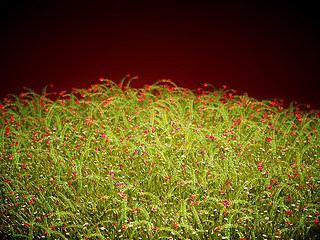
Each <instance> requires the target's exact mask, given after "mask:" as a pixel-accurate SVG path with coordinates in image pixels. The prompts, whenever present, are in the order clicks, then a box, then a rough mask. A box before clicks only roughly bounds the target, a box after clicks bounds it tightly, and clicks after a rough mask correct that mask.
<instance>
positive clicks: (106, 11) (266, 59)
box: [0, 0, 320, 109]
mask: <svg viewBox="0 0 320 240" xmlns="http://www.w3.org/2000/svg"><path fill="white" fill-rule="evenodd" d="M8 2H9V3H7V4H5V5H3V6H2V7H1V9H2V10H1V11H2V12H1V40H0V43H1V68H0V69H1V72H0V79H1V85H0V95H1V96H0V97H1V99H2V98H3V97H5V96H6V94H8V93H15V94H19V93H20V92H22V91H23V86H28V87H30V88H32V89H34V90H36V91H37V92H39V93H40V92H41V89H42V88H43V87H44V86H45V85H46V84H49V83H53V84H54V85H55V86H54V87H53V88H52V91H57V92H59V91H62V90H68V91H69V90H71V88H73V87H75V88H87V87H89V86H90V85H91V84H94V83H97V82H98V78H99V77H104V78H109V79H111V80H113V81H115V82H117V83H119V82H120V80H121V79H122V78H123V77H124V76H125V75H126V74H128V73H129V74H131V75H132V76H135V75H138V76H139V80H136V81H135V82H133V84H132V86H134V87H142V86H144V85H145V84H152V83H154V82H155V81H157V80H159V79H162V78H170V79H171V80H172V81H174V82H175V83H177V84H178V85H179V86H182V87H187V88H190V89H196V88H198V87H201V85H202V84H203V83H205V82H207V83H211V84H213V85H214V86H215V87H216V88H220V87H221V86H222V85H223V84H225V85H227V87H228V88H233V89H236V90H237V93H239V94H243V93H244V92H247V93H248V94H249V96H251V97H254V98H257V99H259V100H260V99H270V98H274V97H276V98H283V99H284V100H285V101H286V103H289V102H291V101H294V100H297V101H298V103H303V104H311V107H312V108H316V109H320V101H319V100H318V98H319V82H320V79H319V56H320V55H319V54H320V47H319V42H320V34H319V29H320V26H319V14H318V13H319V8H318V7H317V6H316V5H313V4H311V3H306V1H300V3H297V2H289V1H288V2H287V3H284V2H283V1H281V2H282V3H279V2H280V1H274V2H271V3H270V2H269V1H267V2H266V1H237V2H239V3H236V1H234V3H232V2H230V1H220V2H223V3H212V1H202V3H201V2H200V3H199V1H198V2H197V1H193V3H192V2H191V1H190V2H188V1H171V3H169V2H165V1H155V0H154V1H120V0H119V1H94V0H92V1H87V2H89V3H83V2H81V1H42V2H43V3H40V1H39V2H37V1H14V0H12V1H8ZM111 2H112V3H111ZM172 2H174V3H172ZM206 2H211V3H206ZM213 2H216V1H213ZM256 2H259V3H256ZM262 2H264V3H262Z"/></svg>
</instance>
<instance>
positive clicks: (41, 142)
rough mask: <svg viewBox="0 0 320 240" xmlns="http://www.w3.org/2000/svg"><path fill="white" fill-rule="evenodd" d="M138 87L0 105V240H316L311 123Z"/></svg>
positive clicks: (316, 170)
mask: <svg viewBox="0 0 320 240" xmlns="http://www.w3.org/2000/svg"><path fill="white" fill-rule="evenodd" d="M133 79H134V78H131V79H129V80H128V83H127V84H126V86H125V85H124V82H125V81H126V80H127V79H126V78H124V79H123V80H122V81H121V83H120V84H116V83H114V82H112V81H110V80H107V79H100V80H101V82H100V83H99V84H95V85H92V86H91V87H90V88H89V89H73V90H72V92H71V93H66V91H63V92H61V93H59V94H57V93H47V92H46V91H47V90H46V89H47V88H44V89H43V92H42V94H41V95H39V94H37V93H35V92H34V91H33V90H31V89H27V88H26V91H25V92H24V93H22V94H20V95H19V96H16V95H11V96H10V97H8V98H5V99H4V100H3V101H2V103H1V104H0V113H1V118H0V151H1V154H0V161H1V165H0V211H1V217H0V233H2V234H3V236H7V238H9V237H10V238H16V239H41V238H44V239H160V238H164V239H292V238H293V239H316V238H317V237H319V233H320V226H319V225H320V223H319V211H320V204H319V198H320V194H319V183H320V177H319V175H320V162H319V161H320V156H319V155H320V150H319V146H320V142H319V135H318V134H319V126H320V121H319V114H318V113H317V112H315V111H313V110H309V108H307V109H308V110H304V111H302V110H300V108H302V107H303V106H300V108H299V106H298V105H295V104H293V103H292V104H291V105H290V107H289V108H283V106H282V102H281V101H278V100H277V99H275V100H265V101H258V100H256V99H253V98H250V97H248V96H247V95H243V96H238V95H235V91H234V90H231V89H227V88H226V86H224V87H223V88H221V89H219V90H216V89H214V87H213V86H211V85H210V84H204V88H203V89H198V91H191V90H189V89H185V88H181V87H178V86H176V85H175V84H174V83H173V82H171V81H170V80H161V81H159V82H157V83H155V84H153V85H150V86H148V85H146V86H145V87H144V88H141V89H135V88H131V87H130V86H129V84H130V81H131V80H133ZM209 90H210V91H209ZM53 99H54V100H53Z"/></svg>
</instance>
